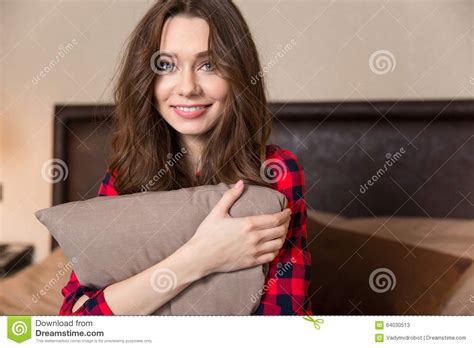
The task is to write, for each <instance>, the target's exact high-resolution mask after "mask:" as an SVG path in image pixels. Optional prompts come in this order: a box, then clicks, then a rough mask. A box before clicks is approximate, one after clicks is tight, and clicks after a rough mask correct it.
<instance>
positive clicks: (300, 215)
mask: <svg viewBox="0 0 474 348" xmlns="http://www.w3.org/2000/svg"><path fill="white" fill-rule="evenodd" d="M266 150H267V161H268V165H269V166H270V167H275V168H280V169H283V170H282V171H279V169H276V171H277V173H275V172H273V173H272V174H273V175H272V176H271V177H269V178H270V179H271V178H273V177H276V178H278V179H279V180H278V181H276V182H275V183H273V184H272V185H273V188H274V189H275V190H278V191H280V192H281V193H283V194H284V195H285V196H286V197H287V198H288V207H289V208H290V209H291V210H292V215H291V221H290V225H289V227H288V234H287V237H286V241H285V243H284V245H283V247H282V249H281V250H280V252H279V253H278V255H277V256H276V257H275V259H274V260H273V261H272V262H270V264H269V270H268V275H267V278H266V281H265V285H264V289H263V290H264V293H263V294H262V296H261V301H260V305H259V306H258V308H257V310H256V311H255V312H254V313H253V314H256V315H312V314H313V313H312V309H311V301H310V298H309V297H308V288H309V282H310V278H311V254H310V252H309V251H308V249H307V240H308V236H307V232H306V221H307V213H306V207H305V201H304V174H303V167H302V166H301V165H300V164H299V162H298V159H297V157H296V156H295V155H294V154H293V153H292V152H291V151H289V150H287V149H283V148H280V147H279V146H278V145H274V144H272V145H268V146H267V149H266ZM281 166H283V168H281ZM196 175H199V173H196ZM116 195H118V193H117V191H116V190H115V188H114V176H113V175H111V174H110V172H109V171H107V173H106V174H105V176H104V179H103V181H102V184H101V186H100V188H99V196H116ZM104 289H105V287H104V288H102V289H93V288H89V287H86V286H83V285H81V284H80V283H79V281H78V279H77V277H76V275H75V273H74V271H72V273H71V278H70V280H69V282H68V284H67V285H66V286H65V287H64V288H63V289H62V290H61V292H62V294H63V295H64V301H63V304H62V306H61V309H60V312H59V314H60V315H113V314H114V313H113V312H112V311H111V309H110V308H109V306H108V305H107V302H106V301H105V298H104ZM84 294H85V295H87V296H88V297H89V299H88V300H87V301H85V302H84V304H83V305H82V306H81V307H79V309H78V310H77V311H76V312H73V311H72V308H73V306H74V304H75V303H76V301H77V300H78V299H79V298H80V297H81V296H82V295H84Z"/></svg>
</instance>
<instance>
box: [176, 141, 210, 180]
mask: <svg viewBox="0 0 474 348" xmlns="http://www.w3.org/2000/svg"><path fill="white" fill-rule="evenodd" d="M180 140H181V143H182V144H183V146H184V148H185V149H186V152H187V160H188V165H189V167H190V170H191V171H192V174H193V175H194V174H195V172H196V171H197V170H199V171H200V170H201V163H200V162H201V156H202V149H203V147H204V140H203V139H202V137H200V136H199V135H181V137H180Z"/></svg>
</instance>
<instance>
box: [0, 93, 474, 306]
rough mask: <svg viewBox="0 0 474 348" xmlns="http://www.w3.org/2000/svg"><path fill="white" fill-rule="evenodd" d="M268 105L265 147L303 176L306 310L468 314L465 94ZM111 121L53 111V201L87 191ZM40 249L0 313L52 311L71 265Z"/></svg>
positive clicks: (97, 172) (97, 113) (469, 156)
mask: <svg viewBox="0 0 474 348" xmlns="http://www.w3.org/2000/svg"><path fill="white" fill-rule="evenodd" d="M269 109H270V110H271V112H272V114H273V115H274V116H275V117H274V120H273V131H272V134H271V138H270V143H276V144H279V145H280V146H281V147H285V148H288V149H290V150H291V151H292V152H293V153H295V154H296V155H297V157H298V159H299V161H300V163H301V164H302V166H303V169H304V173H305V201H306V207H307V212H308V229H307V230H308V248H309V249H310V250H311V253H312V258H313V267H312V270H313V276H312V282H311V285H310V290H309V292H310V295H311V303H312V307H313V311H314V313H316V314H321V315H329V314H342V315H347V314H352V315H354V314H357V315H375V314H415V315H416V314H425V315H427V314H458V315H472V314H474V266H473V265H472V260H473V259H474V194H473V193H472V192H474V180H473V174H474V155H473V154H474V139H473V137H474V117H473V115H474V101H473V100H438V101H376V102H375V101H374V102H370V101H360V102H358V101H355V102H325V103H322V102H321V103H320V102H314V103H313V102H302V103H299V102H292V103H270V104H269ZM112 116H113V106H112V105H57V106H56V107H55V114H54V142H53V143H54V149H53V153H52V155H53V157H54V158H59V159H62V160H64V161H65V162H66V163H67V164H68V167H69V175H68V178H67V180H66V181H61V182H58V183H55V184H53V185H52V190H53V205H57V204H61V203H65V202H70V201H76V200H82V199H88V198H92V197H95V196H96V194H97V191H98V188H99V185H100V181H101V179H102V177H103V175H104V172H105V169H106V158H107V155H108V153H109V152H110V144H109V140H110V131H111V126H112V124H111V121H112ZM389 163H390V164H389ZM51 249H52V253H51V255H50V256H49V257H48V258H47V259H45V260H44V261H43V262H41V263H40V264H35V265H32V266H29V267H28V268H26V269H24V270H23V271H21V272H19V273H18V274H15V275H13V276H11V277H9V278H6V279H4V280H2V281H1V282H0V313H1V314H36V315H47V314H57V313H58V311H59V306H60V304H61V302H62V295H61V293H60V289H61V287H62V286H64V284H65V283H66V282H67V280H68V278H69V274H70V268H68V267H67V266H68V265H69V264H70V263H69V261H68V260H67V259H66V258H65V257H64V255H63V254H62V252H61V250H60V248H59V247H58V245H57V243H56V242H55V241H54V240H52V244H51ZM65 270H66V271H65ZM53 279H54V281H53ZM387 284H388V285H387ZM46 285H48V286H46Z"/></svg>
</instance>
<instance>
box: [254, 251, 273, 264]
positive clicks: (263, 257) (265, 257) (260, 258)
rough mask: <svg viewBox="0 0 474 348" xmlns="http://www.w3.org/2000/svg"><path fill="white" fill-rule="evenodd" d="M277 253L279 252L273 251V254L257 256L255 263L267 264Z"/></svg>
mask: <svg viewBox="0 0 474 348" xmlns="http://www.w3.org/2000/svg"><path fill="white" fill-rule="evenodd" d="M278 253H279V251H274V252H271V253H267V254H262V255H259V256H257V258H256V260H257V261H256V262H257V264H258V265H261V264H264V263H268V262H272V261H273V260H274V259H275V257H277V255H278Z"/></svg>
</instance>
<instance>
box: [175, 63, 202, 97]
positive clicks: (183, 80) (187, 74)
mask: <svg viewBox="0 0 474 348" xmlns="http://www.w3.org/2000/svg"><path fill="white" fill-rule="evenodd" d="M199 90H200V88H199V84H198V83H197V81H196V76H195V75H194V72H193V71H192V70H191V69H184V70H183V72H182V73H181V76H180V79H179V83H178V94H179V95H181V96H184V97H187V96H192V95H196V94H198V93H199Z"/></svg>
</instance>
